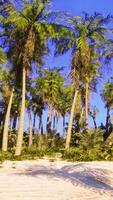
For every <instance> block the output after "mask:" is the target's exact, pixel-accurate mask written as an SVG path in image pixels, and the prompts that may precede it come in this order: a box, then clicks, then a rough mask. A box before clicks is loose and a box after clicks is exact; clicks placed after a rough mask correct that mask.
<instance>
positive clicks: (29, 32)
mask: <svg viewBox="0 0 113 200" xmlns="http://www.w3.org/2000/svg"><path fill="white" fill-rule="evenodd" d="M22 2H23V6H22V8H21V9H20V10H17V8H15V7H14V6H10V5H9V7H8V17H2V23H3V24H4V27H5V28H6V29H5V30H6V32H8V35H9V37H8V38H9V40H8V42H9V44H8V46H9V49H10V55H11V58H12V62H13V64H14V62H15V61H16V62H15V63H16V64H15V65H16V67H17V68H18V70H17V69H16V71H18V72H19V69H20V74H22V104H21V105H22V106H21V113H20V125H19V130H18V138H17V146H16V152H15V155H16V156H17V155H20V153H21V147H22V139H23V131H24V113H25V93H26V76H27V75H28V74H29V72H30V70H31V66H32V63H33V62H35V63H36V65H42V63H43V55H45V53H47V51H48V48H47V43H46V41H47V38H50V37H52V38H55V37H56V36H58V34H57V33H58V32H59V34H60V33H62V31H64V32H67V29H65V28H64V27H62V26H61V25H58V24H55V23H53V22H52V23H51V22H50V21H51V16H52V14H51V13H50V11H48V10H49V0H32V1H22ZM32 61H33V62H32ZM20 67H22V68H20Z"/></svg>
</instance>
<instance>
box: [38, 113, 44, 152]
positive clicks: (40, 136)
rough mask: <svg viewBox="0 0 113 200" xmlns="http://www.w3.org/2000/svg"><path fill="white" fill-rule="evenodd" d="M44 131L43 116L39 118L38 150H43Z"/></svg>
mask: <svg viewBox="0 0 113 200" xmlns="http://www.w3.org/2000/svg"><path fill="white" fill-rule="evenodd" d="M42 130H43V123H42V114H41V115H40V116H39V131H38V148H39V150H40V149H41V145H42Z"/></svg>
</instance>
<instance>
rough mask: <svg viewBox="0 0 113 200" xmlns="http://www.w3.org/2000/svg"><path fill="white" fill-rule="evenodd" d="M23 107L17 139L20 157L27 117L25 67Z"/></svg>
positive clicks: (23, 74)
mask: <svg viewBox="0 0 113 200" xmlns="http://www.w3.org/2000/svg"><path fill="white" fill-rule="evenodd" d="M22 76H23V77H22V79H23V81H22V106H21V112H20V124H19V129H18V137H17V145H16V152H15V155H16V156H19V155H20V154H21V150H22V141H23V133H24V115H25V92H26V70H25V67H23V73H22Z"/></svg>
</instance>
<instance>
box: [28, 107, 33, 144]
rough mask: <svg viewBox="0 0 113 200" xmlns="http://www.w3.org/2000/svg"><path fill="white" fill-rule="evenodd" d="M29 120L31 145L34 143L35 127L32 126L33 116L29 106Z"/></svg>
mask: <svg viewBox="0 0 113 200" xmlns="http://www.w3.org/2000/svg"><path fill="white" fill-rule="evenodd" d="M27 112H28V120H29V147H30V146H32V144H33V128H32V117H31V111H30V109H29V108H28V109H27Z"/></svg>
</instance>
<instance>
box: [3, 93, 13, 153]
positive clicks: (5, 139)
mask: <svg viewBox="0 0 113 200" xmlns="http://www.w3.org/2000/svg"><path fill="white" fill-rule="evenodd" d="M13 94H14V89H13V90H12V92H11V96H10V100H9V104H8V107H7V112H6V117H5V122H4V130H3V140H2V151H7V147H8V130H9V122H10V113H11V106H12V101H13Z"/></svg>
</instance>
